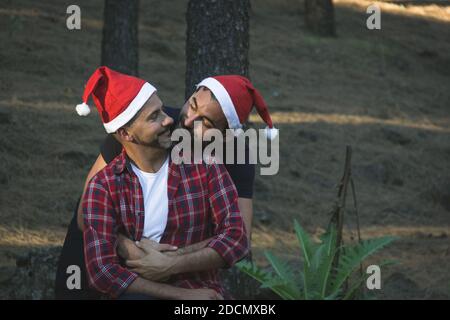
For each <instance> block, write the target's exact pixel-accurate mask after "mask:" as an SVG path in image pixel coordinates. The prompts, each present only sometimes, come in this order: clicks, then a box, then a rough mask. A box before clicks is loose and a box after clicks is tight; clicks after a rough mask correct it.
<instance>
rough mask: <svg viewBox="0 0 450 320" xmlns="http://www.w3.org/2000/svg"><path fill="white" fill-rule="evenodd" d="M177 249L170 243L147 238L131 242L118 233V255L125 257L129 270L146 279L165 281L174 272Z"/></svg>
mask: <svg viewBox="0 0 450 320" xmlns="http://www.w3.org/2000/svg"><path fill="white" fill-rule="evenodd" d="M178 250H179V249H178V247H176V246H172V245H170V244H162V243H158V242H156V241H154V240H149V239H142V240H141V241H136V242H133V241H131V240H130V239H128V238H126V237H125V236H123V235H119V244H118V253H119V255H120V256H121V257H122V258H124V259H125V261H126V265H127V266H128V267H129V270H130V271H132V272H135V273H137V274H139V275H140V276H142V277H143V278H145V279H147V280H153V281H165V280H167V279H168V278H169V277H170V276H171V275H172V274H175V273H176V268H175V267H176V263H177V256H178V254H179V253H178V252H177V251H178ZM179 251H181V250H179Z"/></svg>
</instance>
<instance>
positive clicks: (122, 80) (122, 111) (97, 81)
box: [76, 67, 156, 133]
mask: <svg viewBox="0 0 450 320" xmlns="http://www.w3.org/2000/svg"><path fill="white" fill-rule="evenodd" d="M154 92H156V88H155V87H153V86H152V85H151V84H150V83H148V82H146V81H144V80H142V79H139V78H136V77H133V76H128V75H126V74H122V73H119V72H117V71H114V70H111V69H110V68H108V67H100V68H98V69H97V70H95V72H94V73H93V74H92V76H91V77H90V78H89V80H88V82H87V83H86V87H85V89H84V94H83V103H81V104H79V105H77V106H76V110H77V112H78V114H79V115H80V116H87V115H88V114H89V113H90V112H91V110H90V109H89V106H88V105H87V102H88V100H89V96H90V95H92V98H93V100H94V103H95V105H96V106H97V109H98V113H99V114H100V115H101V118H102V121H103V126H104V127H105V129H106V132H108V133H113V132H116V131H117V130H118V129H119V128H121V127H123V126H124V125H125V124H127V123H128V121H130V120H131V119H132V118H133V117H134V116H135V115H136V113H137V112H138V111H139V110H140V109H141V108H142V107H143V106H144V104H145V103H146V102H147V100H148V99H149V98H150V97H151V95H152V94H153V93H154Z"/></svg>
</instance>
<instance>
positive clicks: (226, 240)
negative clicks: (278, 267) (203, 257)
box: [208, 164, 249, 267]
mask: <svg viewBox="0 0 450 320" xmlns="http://www.w3.org/2000/svg"><path fill="white" fill-rule="evenodd" d="M208 191H209V202H210V206H211V209H212V213H213V223H214V237H213V239H212V240H211V242H210V243H209V244H208V246H209V247H210V248H212V249H214V250H215V251H217V253H219V254H220V256H221V257H222V258H223V259H224V260H225V262H226V264H227V267H231V266H232V265H234V264H235V263H236V262H237V261H239V260H241V259H242V258H244V257H245V256H246V255H247V254H248V250H249V248H248V241H247V235H246V231H245V226H244V221H243V219H242V216H241V213H240V211H239V207H238V194H237V191H236V187H235V186H234V184H233V181H232V180H231V178H230V175H229V174H228V172H227V170H226V169H225V167H224V166H223V165H221V164H211V165H209V166H208Z"/></svg>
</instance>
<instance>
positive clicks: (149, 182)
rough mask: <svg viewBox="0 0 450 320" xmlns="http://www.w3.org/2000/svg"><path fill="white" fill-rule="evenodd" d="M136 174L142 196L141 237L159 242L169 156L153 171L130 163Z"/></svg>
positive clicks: (164, 214) (163, 224)
mask: <svg viewBox="0 0 450 320" xmlns="http://www.w3.org/2000/svg"><path fill="white" fill-rule="evenodd" d="M131 167H132V168H133V171H134V173H135V174H136V175H137V176H138V178H139V182H140V184H141V188H142V194H143V196H144V210H145V218H144V232H143V237H145V238H149V239H151V240H155V241H157V242H159V241H160V240H161V237H162V235H163V233H164V230H165V229H166V225H167V215H168V213H169V201H168V198H167V178H168V175H169V157H167V159H166V161H164V164H163V165H162V166H161V168H160V169H159V170H158V172H155V173H149V172H144V171H142V170H140V169H139V168H138V167H136V166H135V165H133V164H131Z"/></svg>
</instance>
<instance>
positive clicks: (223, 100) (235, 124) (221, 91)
mask: <svg viewBox="0 0 450 320" xmlns="http://www.w3.org/2000/svg"><path fill="white" fill-rule="evenodd" d="M202 86H204V87H207V88H208V89H209V90H211V91H212V93H214V95H215V96H216V98H217V100H218V101H219V104H220V107H221V108H222V111H223V113H224V114H225V118H227V121H228V127H229V128H230V129H239V128H242V125H241V123H240V122H239V117H238V115H237V113H236V109H235V108H234V104H233V101H232V100H231V97H230V95H229V94H228V92H227V90H226V89H225V87H224V86H223V85H222V84H221V83H220V82H219V81H217V80H216V79H214V78H211V77H210V78H206V79H204V80H202V82H200V83H199V84H197V88H198V87H202Z"/></svg>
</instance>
